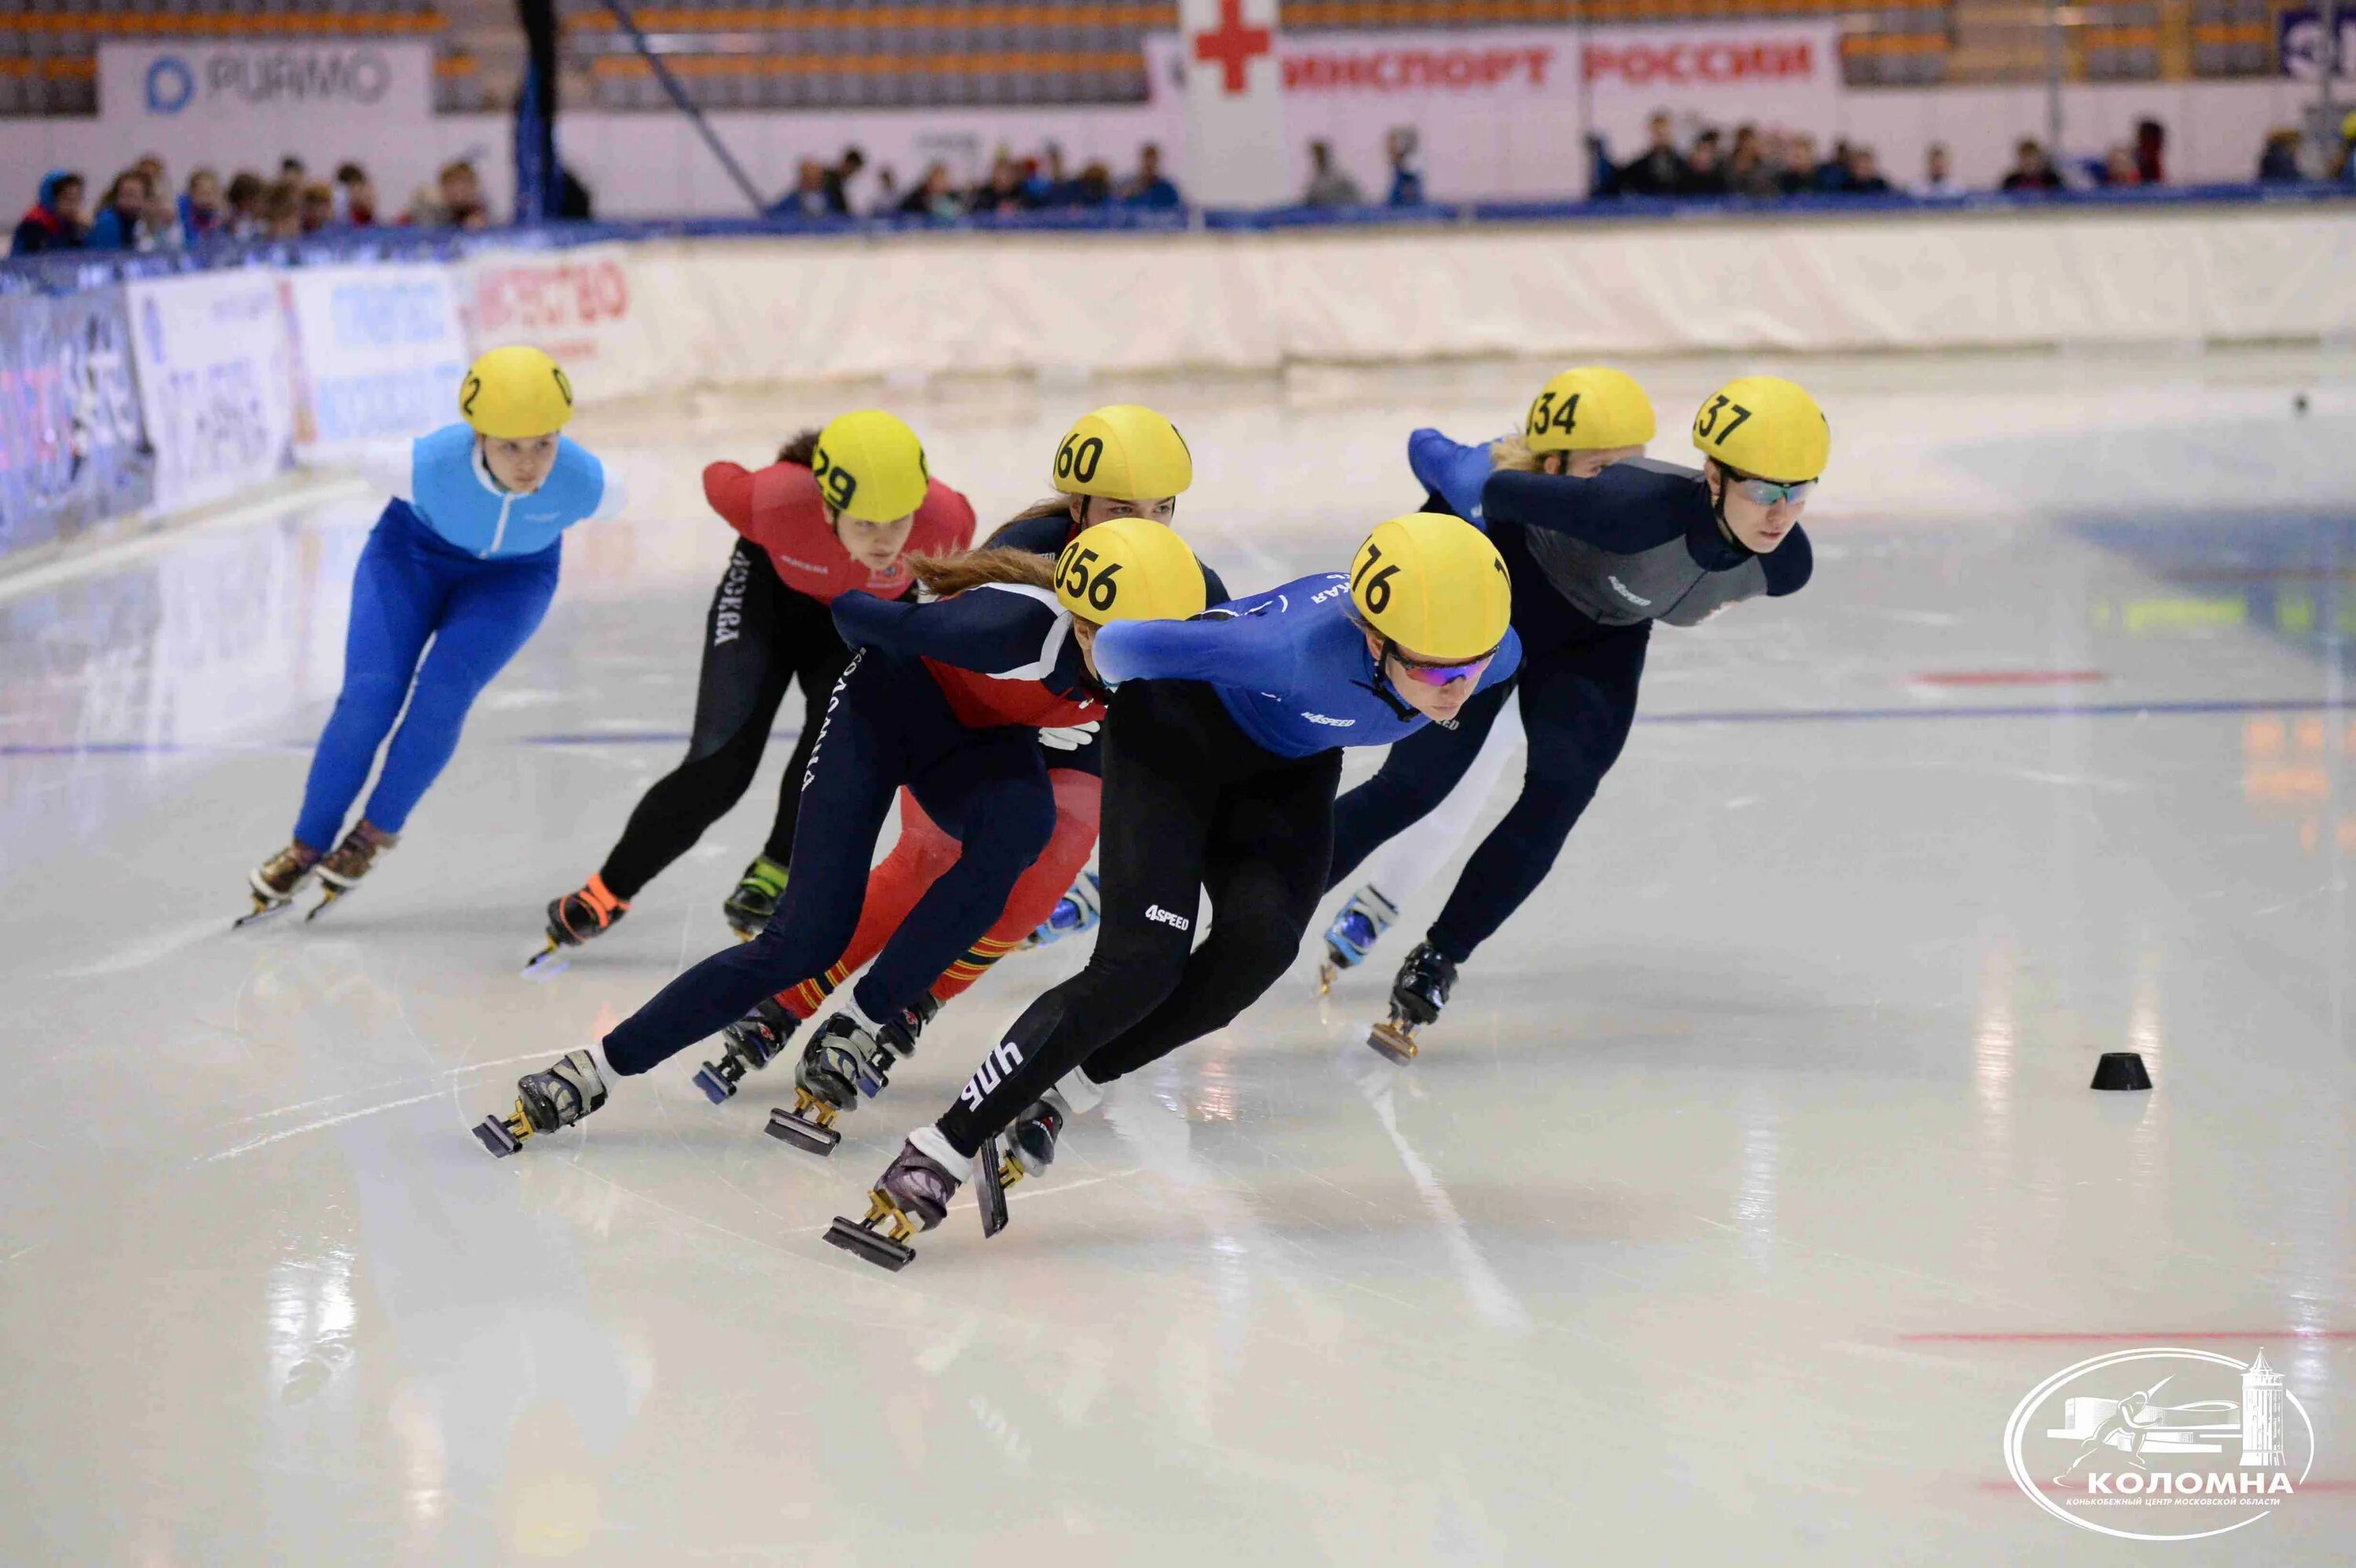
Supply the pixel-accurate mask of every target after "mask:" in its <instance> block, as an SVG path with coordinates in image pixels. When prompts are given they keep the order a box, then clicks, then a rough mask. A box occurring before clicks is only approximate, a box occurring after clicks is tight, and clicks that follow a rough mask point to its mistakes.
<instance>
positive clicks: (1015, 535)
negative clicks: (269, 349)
mask: <svg viewBox="0 0 2356 1568" xmlns="http://www.w3.org/2000/svg"><path fill="white" fill-rule="evenodd" d="M1050 470H1051V473H1050V476H1051V479H1052V482H1053V484H1054V485H1055V490H1056V492H1057V493H1056V495H1055V496H1054V497H1053V498H1052V499H1050V500H1045V501H1042V502H1040V503H1038V504H1037V505H1035V506H1033V507H1030V508H1029V509H1028V510H1026V511H1024V512H1023V513H1022V514H1021V515H1019V516H1018V517H1015V518H1013V519H1012V521H1011V522H1008V523H1006V524H1005V525H1004V526H1002V527H1001V528H999V529H998V531H997V532H995V533H993V534H991V536H990V539H989V548H991V549H1022V550H1029V551H1031V552H1032V553H1033V554H1034V555H1036V556H1038V557H1039V558H1040V559H1041V561H1042V563H1043V564H1044V563H1045V562H1049V561H1053V560H1055V559H1056V558H1057V557H1059V556H1060V555H1061V554H1062V553H1063V551H1064V549H1065V548H1066V546H1067V545H1069V544H1070V543H1071V542H1072V540H1073V539H1075V538H1076V537H1077V536H1078V535H1079V533H1080V532H1081V531H1082V530H1083V529H1086V528H1092V527H1094V526H1095V525H1097V524H1098V523H1107V522H1112V521H1114V520H1116V519H1119V518H1123V517H1135V518H1140V519H1142V520H1144V521H1147V522H1152V523H1159V524H1162V525H1163V526H1165V527H1166V526H1170V525H1172V524H1173V523H1174V521H1175V520H1176V517H1177V512H1178V497H1179V496H1181V495H1183V493H1184V492H1185V491H1186V489H1187V488H1188V486H1190V485H1192V484H1193V483H1194V458H1193V456H1192V455H1191V454H1190V453H1188V451H1187V450H1186V443H1185V441H1184V439H1183V438H1182V437H1181V436H1180V435H1179V433H1178V431H1177V429H1176V427H1175V426H1173V425H1172V424H1171V422H1170V421H1168V420H1167V419H1164V418H1163V417H1162V415H1161V414H1159V413H1156V412H1155V411H1153V410H1151V409H1149V408H1143V407H1141V406H1138V405H1136V404H1130V403H1117V404H1112V405H1108V406H1107V407H1105V408H1100V409H1097V410H1094V411H1091V412H1089V413H1087V414H1085V415H1083V416H1081V418H1080V419H1079V420H1078V421H1076V423H1075V424H1074V425H1073V426H1072V428H1071V429H1070V430H1069V431H1068V432H1066V433H1065V436H1064V439H1063V440H1062V441H1061V442H1060V443H1057V445H1056V447H1055V458H1054V460H1053V462H1052V464H1050ZM1202 570H1203V593H1204V603H1209V604H1215V603H1219V602H1220V601H1222V600H1224V599H1226V596H1227V592H1226V587H1225V585H1224V584H1222V583H1221V582H1220V581H1219V578H1218V575H1217V573H1215V572H1214V571H1212V570H1211V568H1210V567H1209V566H1208V565H1205V566H1204V567H1203V569H1202ZM1096 730H1097V726H1096V724H1095V723H1093V722H1090V723H1086V724H1078V725H1065V726H1057V727H1053V728H1048V729H1043V730H1041V731H1039V741H1040V744H1041V746H1042V747H1043V748H1044V755H1045V762H1046V764H1047V782H1048V784H1049V786H1050V787H1051V788H1052V789H1053V790H1054V791H1055V833H1054V835H1053V836H1052V837H1049V839H1048V841H1047V848H1045V849H1044V851H1042V852H1041V854H1040V856H1039V858H1038V859H1036V860H1034V861H1033V862H1032V863H1031V867H1030V869H1028V870H1026V871H1024V872H1023V875H1022V877H1021V879H1020V880H1017V881H1016V882H1015V884H1014V889H1013V891H1012V892H1011V893H1010V894H1009V895H1008V897H1007V901H1006V907H1005V909H1004V910H1003V911H1002V912H1001V913H1000V915H999V918H998V920H997V921H996V923H993V924H992V925H991V928H990V929H989V930H988V931H987V932H985V933H983V934H982V935H981V936H980V938H979V939H977V940H976V941H975V943H974V944H973V945H972V946H971V947H970V948H969V949H967V950H966V951H965V952H964V953H962V954H960V955H958V959H957V961H956V962H955V963H953V964H951V965H949V966H948V970H947V971H945V972H944V973H943V974H942V975H941V976H940V977H939V978H938V979H937V980H935V981H934V982H933V984H932V986H931V987H930V988H929V989H928V990H927V991H926V994H925V995H924V996H923V997H919V998H918V999H917V1001H916V1005H915V1007H914V1009H913V1010H912V1011H911V1012H910V1013H909V1014H908V1015H906V1016H905V1017H904V1018H902V1019H897V1020H892V1021H891V1022H890V1023H889V1025H888V1027H892V1028H894V1029H895V1031H896V1032H895V1034H894V1041H893V1043H894V1046H895V1047H898V1048H901V1051H900V1053H901V1054H903V1055H905V1054H907V1050H908V1049H910V1048H913V1046H914V1044H915V1037H916V1034H917V1033H918V1032H920V1031H921V1030H922V1029H923V1028H924V1026H925V1025H926V1023H928V1022H929V1021H930V1020H931V1018H932V1016H933V1014H934V1013H935V1012H936V1011H937V1010H938V1008H940V1007H942V1006H943V1005H945V1004H947V1003H948V1002H949V1001H950V1000H952V999H953V998H955V997H958V996H959V995H961V994H962V993H963V992H964V991H965V990H966V989H967V988H968V987H970V986H971V985H973V983H974V982H975V981H977V980H979V979H980V977H981V976H983V975H984V974H986V973H988V971H989V969H990V966H991V965H993V964H995V963H996V962H997V961H998V960H999V959H1000V958H1001V957H1002V956H1004V955H1006V954H1007V953H1009V952H1011V951H1012V950H1013V949H1015V948H1016V947H1018V946H1020V945H1022V944H1023V942H1024V941H1025V940H1026V939H1027V938H1029V937H1030V936H1031V935H1032V933H1033V932H1034V931H1035V930H1037V929H1038V928H1039V927H1040V926H1042V925H1043V924H1045V923H1049V922H1050V921H1052V920H1053V919H1054V918H1055V914H1056V912H1057V910H1058V907H1059V905H1061V904H1064V903H1066V902H1071V903H1073V904H1075V905H1076V904H1077V901H1078V900H1079V899H1082V898H1088V899H1092V898H1093V896H1094V884H1093V880H1092V879H1088V878H1087V877H1085V876H1084V875H1083V872H1082V868H1084V867H1085V866H1086V865H1087V862H1088V859H1089V857H1090V856H1091V855H1093V854H1094V853H1095V851H1096V843H1097V817H1098V795H1099V793H1100V789H1101V784H1102V780H1103V769H1102V767H1101V765H1100V764H1099V763H1098V754H1099V752H1100V751H1101V748H1100V747H1099V746H1098V745H1097V744H1096V743H1095V742H1096ZM961 853H962V847H961V846H960V845H959V843H958V839H957V838H956V837H954V836H952V835H951V834H949V833H948V832H947V831H945V830H944V829H943V828H942V827H940V825H939V824H937V823H936V822H934V821H933V819H932V818H931V817H929V816H926V815H925V810H924V807H923V806H921V805H918V804H917V803H916V797H915V796H914V795H911V794H910V793H909V792H908V791H907V790H905V789H904V790H902V791H901V792H900V836H899V837H898V839H897V840H896V841H895V842H894V845H893V848H892V852H891V854H890V855H888V856H886V857H885V858H884V860H883V864H881V865H879V866H877V867H876V868H875V869H874V870H873V872H872V873H871V874H870V875H869V877H868V879H867V896H866V901H865V903H864V905H863V906H862V912H861V913H860V917H859V928H858V930H857V931H856V932H854V933H852V935H851V945H850V947H849V948H848V949H847V950H846V951H845V952H844V953H843V955H842V956H841V958H840V959H839V960H837V961H836V962H835V963H834V964H833V965H830V966H829V967H828V969H827V970H826V972H825V973H824V974H823V975H819V976H812V977H811V978H809V979H808V980H805V981H803V982H801V983H800V984H798V985H796V986H793V987H788V988H787V989H786V990H784V991H781V992H779V993H778V994H777V996H776V997H773V998H771V999H770V1000H769V1001H767V1002H765V1003H763V1004H761V1005H760V1006H759V1007H758V1008H755V1012H754V1014H753V1015H751V1016H749V1017H747V1018H744V1019H739V1020H738V1021H737V1022H736V1023H734V1024H732V1025H730V1026H729V1029H728V1031H727V1035H728V1051H727V1054H726V1055H724V1056H723V1057H722V1058H721V1059H720V1060H719V1061H717V1062H712V1063H707V1064H706V1065H705V1067H704V1070H703V1071H702V1072H699V1073H698V1074H697V1075H696V1082H697V1083H698V1084H699V1085H701V1087H702V1088H703V1090H704V1092H705V1093H707V1094H709V1095H711V1096H712V1099H713V1100H714V1101H715V1102H718V1101H722V1100H725V1099H727V1098H728V1097H729V1096H730V1095H732V1094H733V1093H735V1085H736V1084H737V1083H740V1082H742V1081H743V1079H744V1074H745V1073H746V1072H749V1071H751V1070H752V1069H753V1068H755V1067H757V1066H759V1065H760V1064H761V1063H762V1062H765V1061H767V1060H769V1059H770V1058H772V1057H774V1056H775V1055H776V1053H777V1051H779V1049H781V1048H782V1046H783V1045H784V1044H785V1042H786V1040H787V1037H789V1036H790V1035H791V1034H792V1033H793V1032H794V1030H795V1029H796V1028H797V1027H798V1024H799V1023H800V1022H801V1021H802V1020H804V1019H808V1018H809V1016H810V1015H811V1014H812V1013H813V1012H815V1011H816V1010H817V1009H818V1008H819V1007H820V1006H822V1005H823V1004H824V1003H825V1001H826V998H827V997H828V996H829V994H830V993H831V992H832V991H833V990H834V988H835V987H838V986H840V985H841V983H842V982H843V980H844V979H845V978H846V977H848V976H851V975H854V974H857V973H858V972H859V971H860V969H862V967H864V966H865V965H867V963H868V962H869V961H870V960H872V959H873V957H874V956H875V955H876V954H877V953H879V952H881V951H882V950H883V944H884V943H885V942H886V941H888V940H889V939H890V937H891V935H892V933H894V932H895V931H897V930H898V929H899V927H900V924H901V923H902V922H903V921H905V919H906V918H907V916H908V912H909V911H911V910H913V909H914V908H916V901H917V900H919V899H921V898H922V897H923V896H924V894H925V891H926V889H928V888H930V887H931V886H932V885H933V883H934V882H935V881H937V880H939V878H940V877H941V875H942V873H944V872H945V871H947V870H948V869H949V867H951V866H953V865H955V864H956V863H957V860H958V856H959V855H960V854H961ZM1066 890H1075V891H1066ZM1085 918H1086V917H1085V916H1082V915H1078V914H1074V915H1070V916H1066V920H1065V924H1066V927H1076V926H1079V925H1080V924H1081V923H1082V922H1083V920H1084V919H1085ZM1058 934H1062V933H1060V932H1059V933H1058ZM805 1093H807V1092H805ZM781 1127H782V1134H781V1136H792V1135H793V1133H794V1131H795V1128H794V1126H793V1125H790V1124H781Z"/></svg>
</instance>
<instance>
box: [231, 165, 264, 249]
mask: <svg viewBox="0 0 2356 1568" xmlns="http://www.w3.org/2000/svg"><path fill="white" fill-rule="evenodd" d="M269 194H270V187H269V185H268V184H267V183H266V182H265V181H264V180H263V179H262V176H260V175H258V174H255V173H254V172H253V171H252V169H240V170H238V171H237V173H235V174H233V175H231V176H230V177H229V236H230V239H232V240H259V239H261V238H262V198H263V197H266V196H268V195H269Z"/></svg>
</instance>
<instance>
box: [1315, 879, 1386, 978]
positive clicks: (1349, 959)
mask: <svg viewBox="0 0 2356 1568" xmlns="http://www.w3.org/2000/svg"><path fill="white" fill-rule="evenodd" d="M1396 920H1398V905H1397V904H1394V903H1393V902H1391V901H1390V900H1388V899H1387V898H1385V897H1383V895H1382V892H1381V890H1379V889H1377V888H1376V886H1375V885H1374V884H1373V883H1372V882H1368V883H1367V884H1366V885H1365V887H1363V888H1360V889H1359V890H1358V891H1356V892H1355V893H1352V894H1351V895H1350V901H1349V902H1347V903H1345V904H1344V905H1343V906H1342V912H1341V913H1340V914H1337V915H1335V916H1334V917H1333V924H1331V925H1329V926H1327V927H1326V928H1325V961H1324V962H1323V963H1322V964H1320V965H1317V994H1318V995H1319V996H1321V997H1322V996H1323V995H1325V994H1326V993H1327V992H1328V991H1331V990H1332V989H1333V976H1336V975H1338V974H1340V973H1341V972H1342V971H1343V970H1344V969H1355V968H1356V967H1357V966H1358V965H1361V964H1364V963H1365V961H1366V955H1367V954H1369V953H1372V952H1373V951H1374V950H1375V944H1376V943H1377V942H1379V941H1381V940H1382V936H1383V933H1384V932H1386V931H1388V930H1389V929H1390V928H1391V923H1393V922H1394V921H1396Z"/></svg>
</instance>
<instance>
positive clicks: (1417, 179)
mask: <svg viewBox="0 0 2356 1568" xmlns="http://www.w3.org/2000/svg"><path fill="white" fill-rule="evenodd" d="M1421 142H1422V137H1421V136H1420V135H1419V134H1418V133H1417V132H1416V128H1415V127H1414V126H1412V125H1394V126H1392V127H1391V128H1390V132H1389V133H1388V134H1387V135H1386V136H1385V137H1384V138H1383V151H1384V152H1385V153H1387V155H1389V157H1390V160H1391V190H1390V204H1391V205H1392V206H1393V207H1421V206H1422V205H1423V169H1422V166H1421V165H1420V163H1419V157H1418V155H1419V148H1420V144H1421Z"/></svg>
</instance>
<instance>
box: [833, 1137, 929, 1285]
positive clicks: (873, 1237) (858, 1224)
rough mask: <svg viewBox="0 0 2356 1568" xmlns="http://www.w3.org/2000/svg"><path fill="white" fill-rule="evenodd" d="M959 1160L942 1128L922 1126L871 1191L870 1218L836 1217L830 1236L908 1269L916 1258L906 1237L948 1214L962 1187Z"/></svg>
mask: <svg viewBox="0 0 2356 1568" xmlns="http://www.w3.org/2000/svg"><path fill="white" fill-rule="evenodd" d="M956 1164H957V1152H956V1151H955V1150H954V1149H952V1148H950V1147H949V1146H948V1139H947V1138H945V1137H943V1136H941V1135H940V1130H939V1129H938V1128H937V1127H918V1128H917V1129H916V1131H915V1132H913V1133H911V1134H909V1135H908V1141H907V1142H906V1143H905V1144H902V1145H901V1146H900V1154H899V1157H897V1158H895V1159H894V1160H893V1162H892V1163H891V1164H890V1165H889V1166H888V1167H886V1168H884V1171H883V1179H882V1180H881V1181H879V1182H877V1183H876V1184H875V1186H874V1188H873V1190H871V1191H870V1192H869V1193H868V1194H867V1218H865V1219H864V1220H847V1219H844V1218H843V1217H842V1216H841V1215H837V1216H836V1217H835V1221H834V1223H833V1224H831V1225H830V1226H828V1227H827V1231H826V1239H827V1240H828V1241H830V1242H831V1243H834V1244H835V1245H836V1246H838V1247H841V1249H842V1250H843V1251H845V1252H847V1253H857V1254H859V1255H860V1256H861V1257H863V1258H865V1259H866V1260H867V1261H868V1262H869V1263H872V1264H875V1265H876V1266H877V1267H879V1268H888V1269H891V1270H893V1271H894V1272H895V1273H896V1272H897V1271H899V1270H901V1269H904V1268H906V1267H907V1266H908V1264H910V1263H912V1262H914V1261H915V1259H916V1248H914V1247H912V1246H910V1245H908V1238H909V1237H911V1236H913V1235H915V1234H916V1232H918V1231H929V1230H931V1229H932V1228H933V1227H934V1226H936V1225H937V1224H939V1223H940V1222H941V1221H943V1220H945V1219H947V1218H948V1211H949V1200H950V1199H952V1198H954V1197H956V1196H957V1189H958V1187H959V1186H961V1185H963V1183H962V1182H961V1181H960V1180H959V1179H958V1174H957V1172H956V1170H955V1168H954V1167H955V1166H956Z"/></svg>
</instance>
